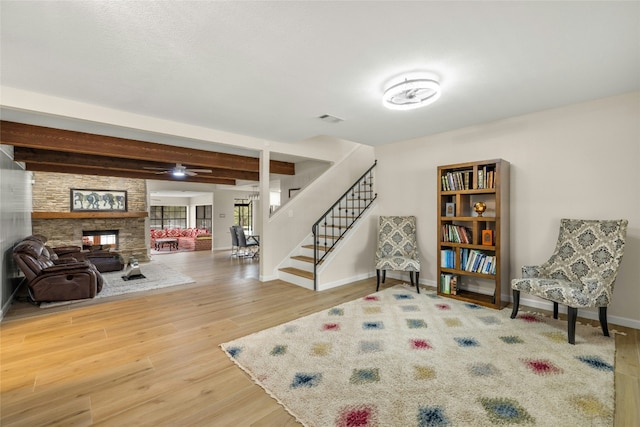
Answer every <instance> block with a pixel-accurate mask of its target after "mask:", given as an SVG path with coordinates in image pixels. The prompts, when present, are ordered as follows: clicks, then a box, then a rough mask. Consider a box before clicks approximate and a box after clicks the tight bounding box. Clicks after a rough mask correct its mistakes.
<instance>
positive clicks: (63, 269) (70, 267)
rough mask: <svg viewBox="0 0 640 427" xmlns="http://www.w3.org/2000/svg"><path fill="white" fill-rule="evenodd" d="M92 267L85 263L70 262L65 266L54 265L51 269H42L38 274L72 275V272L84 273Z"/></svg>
mask: <svg viewBox="0 0 640 427" xmlns="http://www.w3.org/2000/svg"><path fill="white" fill-rule="evenodd" d="M91 268H92V265H91V264H90V263H88V262H86V261H77V262H70V263H66V264H56V265H52V266H51V267H46V268H43V269H42V271H41V273H40V274H52V273H60V274H66V273H68V274H73V273H74V272H79V271H85V270H87V269H89V270H90V269H91Z"/></svg>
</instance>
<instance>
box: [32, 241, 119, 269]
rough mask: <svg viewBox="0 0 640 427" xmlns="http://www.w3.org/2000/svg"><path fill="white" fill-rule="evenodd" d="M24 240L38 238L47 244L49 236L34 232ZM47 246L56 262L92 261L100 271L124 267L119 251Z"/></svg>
mask: <svg viewBox="0 0 640 427" xmlns="http://www.w3.org/2000/svg"><path fill="white" fill-rule="evenodd" d="M24 240H37V241H40V242H42V243H44V244H45V245H46V243H47V238H46V237H45V236H42V235H40V234H33V235H31V236H28V237H25V238H24ZM46 248H47V249H48V250H49V255H50V258H51V260H52V261H53V262H54V263H55V264H60V263H63V262H68V260H70V259H71V260H74V261H90V262H91V264H93V265H95V266H96V268H97V269H98V271H99V272H100V273H107V272H109V271H120V270H122V269H123V268H124V259H123V258H122V255H120V254H119V253H118V252H111V251H109V250H96V251H89V250H83V249H82V248H81V247H80V246H58V247H55V248H51V247H49V246H46Z"/></svg>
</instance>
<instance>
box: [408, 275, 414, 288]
mask: <svg viewBox="0 0 640 427" xmlns="http://www.w3.org/2000/svg"><path fill="white" fill-rule="evenodd" d="M409 281H410V282H411V286H412V287H413V271H410V272H409Z"/></svg>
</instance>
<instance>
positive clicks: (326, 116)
mask: <svg viewBox="0 0 640 427" xmlns="http://www.w3.org/2000/svg"><path fill="white" fill-rule="evenodd" d="M318 118H319V119H320V120H322V121H323V122H326V123H340V122H343V121H344V119H341V118H340V117H335V116H332V115H330V114H323V115H321V116H320V117H318Z"/></svg>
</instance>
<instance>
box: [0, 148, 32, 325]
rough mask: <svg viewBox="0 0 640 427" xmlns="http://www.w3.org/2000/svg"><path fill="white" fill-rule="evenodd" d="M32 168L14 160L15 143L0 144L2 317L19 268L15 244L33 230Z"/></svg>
mask: <svg viewBox="0 0 640 427" xmlns="http://www.w3.org/2000/svg"><path fill="white" fill-rule="evenodd" d="M31 210H32V209H31V172H26V171H25V170H24V169H23V168H22V167H20V165H18V164H17V163H15V162H14V161H13V147H11V146H8V145H0V254H1V255H0V256H1V257H2V268H1V274H0V301H1V303H0V306H1V311H0V319H2V317H3V316H4V314H5V313H6V311H7V310H8V309H9V302H10V298H11V294H12V292H13V291H14V289H13V288H14V282H15V281H16V278H17V277H18V276H19V271H20V270H19V269H18V268H17V267H16V265H15V263H14V262H13V258H12V255H13V245H14V244H15V243H16V242H17V241H19V240H20V239H22V238H23V237H26V236H28V235H30V234H31Z"/></svg>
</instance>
